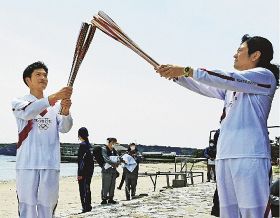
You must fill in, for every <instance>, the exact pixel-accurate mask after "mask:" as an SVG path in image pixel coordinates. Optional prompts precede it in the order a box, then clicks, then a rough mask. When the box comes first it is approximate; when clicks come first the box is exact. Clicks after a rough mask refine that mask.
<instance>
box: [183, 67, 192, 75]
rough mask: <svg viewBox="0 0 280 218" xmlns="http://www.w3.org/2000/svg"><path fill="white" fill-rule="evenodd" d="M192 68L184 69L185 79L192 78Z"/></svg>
mask: <svg viewBox="0 0 280 218" xmlns="http://www.w3.org/2000/svg"><path fill="white" fill-rule="evenodd" d="M190 69H191V68H190V67H185V68H184V75H183V76H184V77H189V76H190Z"/></svg>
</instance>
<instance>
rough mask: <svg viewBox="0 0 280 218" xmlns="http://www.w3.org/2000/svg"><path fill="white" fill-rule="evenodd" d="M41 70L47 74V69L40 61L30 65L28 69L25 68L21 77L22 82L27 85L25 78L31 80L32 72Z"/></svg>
mask: <svg viewBox="0 0 280 218" xmlns="http://www.w3.org/2000/svg"><path fill="white" fill-rule="evenodd" d="M41 68H43V69H44V70H45V71H46V73H47V74H48V67H47V66H46V65H45V64H44V63H43V62H42V61H37V62H35V63H33V64H30V65H29V66H28V67H26V68H25V70H24V71H23V75H22V78H23V82H24V83H25V84H26V85H27V83H26V81H25V78H26V77H29V78H31V75H32V73H33V71H34V70H37V69H41ZM27 86H28V85H27Z"/></svg>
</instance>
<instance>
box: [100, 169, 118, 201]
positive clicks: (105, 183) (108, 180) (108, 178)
mask: <svg viewBox="0 0 280 218" xmlns="http://www.w3.org/2000/svg"><path fill="white" fill-rule="evenodd" d="M116 178H117V171H116V170H110V169H108V170H104V171H103V172H102V190H101V198H102V200H107V199H111V200H113V198H114V193H115V186H116Z"/></svg>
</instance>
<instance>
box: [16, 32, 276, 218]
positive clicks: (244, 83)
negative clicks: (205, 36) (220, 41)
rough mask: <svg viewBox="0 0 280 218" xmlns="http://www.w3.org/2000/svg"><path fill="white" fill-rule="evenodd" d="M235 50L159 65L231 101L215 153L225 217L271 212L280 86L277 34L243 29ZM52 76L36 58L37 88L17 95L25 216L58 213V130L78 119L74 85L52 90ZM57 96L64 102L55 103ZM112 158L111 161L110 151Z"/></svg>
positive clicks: (32, 77) (108, 176)
mask: <svg viewBox="0 0 280 218" xmlns="http://www.w3.org/2000/svg"><path fill="white" fill-rule="evenodd" d="M216 46H219V45H216ZM233 57H234V68H235V69H236V71H220V70H208V69H204V68H197V69H194V68H192V67H190V66H187V67H183V66H175V65H169V64H167V65H160V66H159V67H156V68H155V71H156V73H158V74H159V75H160V76H161V77H164V78H167V79H169V80H172V81H174V82H175V83H177V84H179V85H181V86H183V87H185V88H187V89H189V90H191V91H193V92H196V93H198V94H201V95H204V96H207V97H211V98H217V99H220V100H222V101H223V102H224V110H223V112H224V113H223V116H224V118H223V120H222V122H221V126H220V135H219V139H218V142H217V155H216V160H215V170H216V181H217V189H218V193H219V203H220V217H226V218H237V217H243V218H244V217H246V218H247V217H254V218H263V217H271V214H270V202H269V193H270V191H269V186H270V181H271V177H270V175H271V149H270V144H269V138H268V131H267V119H268V116H269V112H270V109H271V104H272V100H273V97H274V94H275V91H276V88H277V87H278V86H279V67H278V66H276V65H274V64H272V63H271V61H272V59H273V46H272V44H271V42H270V41H269V40H267V39H266V38H263V37H260V36H253V37H250V36H249V35H244V36H243V37H242V40H241V44H240V46H239V47H238V49H237V52H236V54H235V55H234V56H233ZM47 76H48V68H47V67H46V65H45V64H43V63H42V62H35V63H33V64H31V65H29V66H28V67H27V68H26V69H25V70H24V72H23V81H24V83H25V84H26V85H27V86H28V88H29V90H30V93H29V94H27V95H26V96H24V97H22V98H17V99H14V100H13V102H12V110H13V113H14V115H15V117H16V121H17V125H18V134H19V140H18V144H17V163H16V189H17V196H18V201H19V216H20V217H25V218H26V217H28V218H33V217H53V215H54V211H55V208H56V205H57V201H58V184H59V165H60V150H59V132H61V133H67V132H68V131H69V130H70V129H71V127H72V125H73V121H72V117H71V114H70V107H71V103H72V102H71V95H72V87H64V88H62V89H61V90H59V91H57V92H55V93H53V94H51V95H49V96H47V97H46V96H45V95H44V90H45V88H46V87H47V84H48V77H47ZM178 100H182V99H178ZM57 101H60V103H57V104H56V102H57ZM190 107H191V106H190ZM60 108H61V110H60ZM206 110H207V109H206ZM186 113H188V112H186ZM181 119H184V117H181ZM186 122H188V120H186ZM115 143H116V140H112V139H111V140H109V144H111V147H112V145H113V144H115ZM107 148H108V149H107ZM107 148H106V149H107V150H104V152H103V153H106V152H107V156H110V155H108V154H111V153H112V154H113V155H112V156H115V152H114V150H113V149H110V147H108V146H107ZM104 159H105V158H104ZM107 161H108V162H109V164H112V162H110V161H111V159H109V158H108V159H107ZM117 164H119V162H117ZM107 171H108V172H107ZM107 171H106V172H105V170H104V172H102V176H104V180H103V181H104V184H103V185H102V187H103V188H102V196H103V197H102V198H103V200H104V203H105V200H106V203H108V202H109V201H110V202H111V203H114V200H113V199H112V197H113V196H112V194H113V191H112V190H111V189H109V188H108V183H109V181H110V182H112V183H113V182H114V179H115V177H116V173H115V168H114V167H113V168H112V169H110V168H109V170H107ZM109 172H110V173H109ZM79 181H80V180H79ZM84 183H85V184H87V183H86V181H84ZM107 193H109V199H108V201H107V197H108V195H107ZM103 200H102V202H103Z"/></svg>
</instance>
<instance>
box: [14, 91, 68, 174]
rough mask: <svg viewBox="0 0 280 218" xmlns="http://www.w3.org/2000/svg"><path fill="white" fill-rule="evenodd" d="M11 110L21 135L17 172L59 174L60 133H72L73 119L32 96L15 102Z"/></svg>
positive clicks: (18, 147) (43, 99)
mask: <svg viewBox="0 0 280 218" xmlns="http://www.w3.org/2000/svg"><path fill="white" fill-rule="evenodd" d="M12 108H13V113H14V115H15V117H16V121H17V126H18V133H19V142H18V144H17V160H16V169H55V170H59V168H60V142H59V132H61V133H66V132H68V131H69V130H70V129H71V127H72V125H73V120H72V117H71V115H68V116H63V115H60V114H58V113H59V108H60V106H59V105H55V106H51V105H50V103H49V101H48V98H42V99H37V98H36V97H35V96H33V95H31V94H29V95H26V96H24V97H23V98H17V99H14V100H13V101H12Z"/></svg>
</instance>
